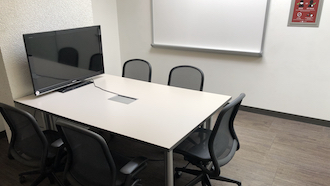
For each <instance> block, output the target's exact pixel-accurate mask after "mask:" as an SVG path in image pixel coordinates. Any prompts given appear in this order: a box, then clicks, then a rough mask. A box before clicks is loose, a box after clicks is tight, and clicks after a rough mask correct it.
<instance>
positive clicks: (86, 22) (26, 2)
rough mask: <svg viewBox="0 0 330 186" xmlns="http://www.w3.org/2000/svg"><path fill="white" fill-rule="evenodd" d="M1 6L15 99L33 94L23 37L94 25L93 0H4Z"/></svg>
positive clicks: (2, 43) (2, 40)
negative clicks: (26, 34)
mask: <svg viewBox="0 0 330 186" xmlns="http://www.w3.org/2000/svg"><path fill="white" fill-rule="evenodd" d="M0 7H1V11H0V17H1V19H0V35H1V37H0V47H1V49H2V55H3V60H4V63H5V68H6V71H7V75H8V80H9V84H10V88H11V92H12V97H13V98H14V99H15V98H19V97H22V96H25V95H28V94H32V92H33V87H32V83H31V78H30V72H29V68H28V63H27V58H26V54H25V48H24V42H23V37H22V34H24V33H33V32H42V31H50V30H57V29H67V28H75V27H82V26H90V25H93V14H92V4H91V0H70V1H56V0H50V1H45V0H11V1H6V0H3V1H0Z"/></svg>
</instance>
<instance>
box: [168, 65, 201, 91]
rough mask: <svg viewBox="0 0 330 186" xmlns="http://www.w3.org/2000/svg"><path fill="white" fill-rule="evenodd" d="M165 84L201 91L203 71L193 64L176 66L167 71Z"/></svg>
mask: <svg viewBox="0 0 330 186" xmlns="http://www.w3.org/2000/svg"><path fill="white" fill-rule="evenodd" d="M167 85H170V86H175V87H181V88H188V89H192V90H200V91H203V85H204V73H203V72H202V71H201V70H200V69H199V68H196V67H194V66H190V65H180V66H176V67H174V68H172V69H171V71H170V73H169V77H168V83H167Z"/></svg>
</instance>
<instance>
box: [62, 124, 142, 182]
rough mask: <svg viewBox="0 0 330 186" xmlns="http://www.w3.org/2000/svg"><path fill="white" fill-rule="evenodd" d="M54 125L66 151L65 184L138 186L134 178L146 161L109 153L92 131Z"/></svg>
mask: <svg viewBox="0 0 330 186" xmlns="http://www.w3.org/2000/svg"><path fill="white" fill-rule="evenodd" d="M56 125H57V129H58V131H59V133H60V134H61V136H62V138H63V141H64V145H65V147H66V149H67V151H68V161H67V164H66V168H65V171H64V176H65V179H66V180H65V181H64V182H67V181H68V182H69V183H70V184H71V185H86V186H87V185H88V186H90V185H97V186H105V185H107V186H133V185H138V184H139V183H140V179H137V178H135V176H136V175H137V174H138V173H139V172H140V171H142V170H143V169H144V168H145V167H146V166H147V159H146V158H144V157H138V158H135V159H133V160H131V161H130V160H129V159H127V158H124V157H122V156H119V155H117V154H115V153H113V152H110V150H109V148H108V146H107V143H106V142H105V140H104V138H102V137H101V136H100V135H98V134H97V133H95V132H92V131H90V130H87V129H84V128H82V127H79V126H77V125H74V124H71V123H68V122H65V121H59V122H57V124H56Z"/></svg>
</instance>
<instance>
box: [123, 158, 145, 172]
mask: <svg viewBox="0 0 330 186" xmlns="http://www.w3.org/2000/svg"><path fill="white" fill-rule="evenodd" d="M147 161H148V159H147V158H145V157H142V156H140V157H136V158H134V159H132V160H131V161H129V162H128V163H127V164H126V165H124V166H123V167H122V168H121V169H120V172H121V173H123V174H126V175H129V174H132V173H133V172H134V171H135V170H136V169H138V168H140V167H142V168H144V167H146V165H147Z"/></svg>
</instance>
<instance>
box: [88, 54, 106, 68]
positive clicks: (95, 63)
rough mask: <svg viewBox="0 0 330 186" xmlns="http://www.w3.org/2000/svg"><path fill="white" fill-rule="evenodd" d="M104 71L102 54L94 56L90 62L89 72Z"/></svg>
mask: <svg viewBox="0 0 330 186" xmlns="http://www.w3.org/2000/svg"><path fill="white" fill-rule="evenodd" d="M102 69H104V67H103V57H102V54H94V55H92V57H91V59H90V62H89V70H93V71H100V70H102Z"/></svg>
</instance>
